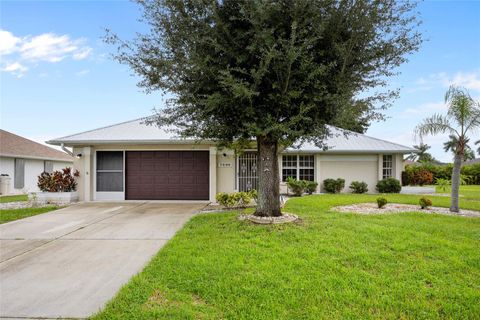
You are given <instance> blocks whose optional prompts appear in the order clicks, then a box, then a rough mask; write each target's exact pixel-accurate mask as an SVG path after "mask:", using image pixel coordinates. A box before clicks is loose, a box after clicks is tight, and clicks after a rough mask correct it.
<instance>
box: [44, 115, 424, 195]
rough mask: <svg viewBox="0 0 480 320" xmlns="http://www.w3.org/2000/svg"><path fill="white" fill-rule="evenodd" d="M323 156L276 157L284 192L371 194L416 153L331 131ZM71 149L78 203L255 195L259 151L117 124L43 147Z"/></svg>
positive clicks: (140, 122)
mask: <svg viewBox="0 0 480 320" xmlns="http://www.w3.org/2000/svg"><path fill="white" fill-rule="evenodd" d="M332 132H333V133H334V135H333V136H332V137H331V138H329V139H328V140H327V141H326V144H327V145H328V146H329V149H328V150H326V151H325V150H323V149H321V148H318V147H316V146H315V145H312V144H304V145H303V146H301V147H300V148H299V149H293V148H288V149H286V150H284V151H283V152H282V153H281V155H279V157H278V163H279V168H280V180H281V181H282V182H281V191H282V192H286V186H285V180H286V178H287V177H289V176H292V177H295V178H297V179H302V180H314V181H317V182H319V190H318V191H321V190H322V188H323V186H322V181H323V180H324V179H327V178H335V179H336V178H343V179H345V180H346V182H345V184H346V188H345V190H344V191H345V192H348V191H349V190H348V186H349V185H350V182H351V181H354V180H358V181H365V182H366V183H367V184H368V186H369V189H370V192H375V185H376V183H377V182H378V181H379V180H381V179H383V178H386V177H395V178H397V179H400V177H401V172H402V170H403V155H404V154H408V153H412V152H415V151H416V150H414V149H412V148H409V147H407V146H403V145H399V144H396V143H392V142H389V141H385V140H381V139H377V138H373V137H369V136H366V135H363V134H357V133H351V134H348V135H347V136H345V135H344V134H343V133H344V130H342V129H338V128H333V130H332ZM47 143H50V144H52V145H57V146H64V147H71V148H73V153H74V155H75V159H74V167H75V168H76V169H78V170H79V171H80V178H79V180H78V192H79V197H80V200H83V201H92V200H209V201H212V202H214V201H215V195H216V194H217V192H233V191H245V190H249V189H252V188H256V185H257V180H258V176H257V172H256V161H257V156H256V150H255V149H252V150H247V151H246V152H243V153H242V154H235V152H234V151H233V150H226V149H218V148H217V147H216V145H215V143H214V142H209V141H202V142H198V141H194V140H189V139H180V138H178V137H175V136H174V135H173V134H172V133H170V132H168V131H165V130H162V129H159V128H158V127H156V126H149V125H146V124H144V118H143V119H136V120H132V121H128V122H123V123H119V124H114V125H111V126H107V127H103V128H99V129H95V130H90V131H85V132H82V133H78V134H74V135H70V136H66V137H61V138H57V139H53V140H51V141H47Z"/></svg>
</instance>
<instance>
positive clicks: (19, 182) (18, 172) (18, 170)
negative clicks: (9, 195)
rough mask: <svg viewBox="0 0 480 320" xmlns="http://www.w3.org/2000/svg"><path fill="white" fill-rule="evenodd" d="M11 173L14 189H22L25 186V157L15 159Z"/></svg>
mask: <svg viewBox="0 0 480 320" xmlns="http://www.w3.org/2000/svg"><path fill="white" fill-rule="evenodd" d="M13 175H14V177H13V187H14V188H15V189H23V187H25V159H15V171H14V174H13Z"/></svg>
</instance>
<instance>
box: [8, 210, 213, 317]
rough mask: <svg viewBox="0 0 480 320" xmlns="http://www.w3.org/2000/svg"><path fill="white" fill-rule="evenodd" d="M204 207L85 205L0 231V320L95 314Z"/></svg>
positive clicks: (27, 219) (49, 214)
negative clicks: (1, 319)
mask: <svg viewBox="0 0 480 320" xmlns="http://www.w3.org/2000/svg"><path fill="white" fill-rule="evenodd" d="M204 205H205V203H198V202H197V203H159V202H118V203H95V202H92V203H85V204H77V205H73V206H70V207H68V208H64V209H60V210H56V211H53V212H49V213H45V214H41V215H37V216H33V217H29V218H26V219H21V220H17V221H13V222H10V223H5V224H1V225H0V317H1V318H59V317H63V318H86V317H89V316H91V315H92V314H94V313H95V312H97V311H99V310H100V309H101V308H102V307H103V306H104V305H105V303H106V302H107V301H109V300H110V299H111V298H113V296H114V295H115V293H116V292H117V291H118V290H119V289H120V288H121V286H122V285H124V284H125V283H126V282H128V280H129V279H130V278H131V277H132V276H133V275H135V274H136V273H138V272H140V271H141V270H142V268H143V267H144V266H145V265H146V264H147V263H148V261H149V260H150V259H151V258H152V256H153V255H155V253H156V252H157V251H158V250H159V249H160V248H161V247H162V246H163V245H164V244H165V243H166V242H167V241H168V240H169V239H170V238H171V237H173V235H174V234H175V232H177V231H178V230H179V229H180V228H181V227H182V226H183V225H184V223H185V222H187V221H188V220H189V219H190V218H191V217H192V216H193V215H194V214H195V213H196V212H198V211H199V210H200V209H201V208H202V207H203V206H204Z"/></svg>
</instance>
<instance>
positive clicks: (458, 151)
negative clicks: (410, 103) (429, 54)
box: [415, 86, 480, 212]
mask: <svg viewBox="0 0 480 320" xmlns="http://www.w3.org/2000/svg"><path fill="white" fill-rule="evenodd" d="M445 103H446V104H447V106H448V111H447V114H446V115H442V114H434V115H432V116H431V117H428V118H426V119H424V120H423V121H422V122H421V123H420V124H419V125H417V127H416V128H415V133H416V135H418V136H419V137H420V138H423V137H424V136H427V135H437V134H441V133H448V134H449V135H450V141H452V140H453V145H452V147H451V148H450V149H451V150H453V153H454V158H453V159H454V160H453V171H452V192H451V202H450V211H452V212H458V211H459V210H460V208H459V206H458V201H459V200H458V199H459V195H458V194H459V190H460V184H461V180H462V177H461V174H460V173H461V169H462V162H463V160H464V158H465V150H466V148H467V143H468V141H470V138H469V136H470V135H472V136H475V137H477V134H478V132H479V131H480V102H478V101H476V100H474V99H473V98H472V97H471V96H470V94H469V93H468V91H467V90H466V89H464V88H459V87H455V86H451V87H450V88H449V89H448V91H447V93H445Z"/></svg>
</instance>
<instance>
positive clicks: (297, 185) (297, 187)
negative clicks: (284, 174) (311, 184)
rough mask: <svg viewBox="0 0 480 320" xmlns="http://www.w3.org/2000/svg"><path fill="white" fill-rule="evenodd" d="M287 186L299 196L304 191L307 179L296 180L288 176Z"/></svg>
mask: <svg viewBox="0 0 480 320" xmlns="http://www.w3.org/2000/svg"><path fill="white" fill-rule="evenodd" d="M287 187H288V189H289V190H291V191H292V192H293V195H295V196H297V197H300V196H302V194H303V193H304V192H305V189H306V188H307V181H305V180H297V179H294V178H292V177H288V179H287Z"/></svg>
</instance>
